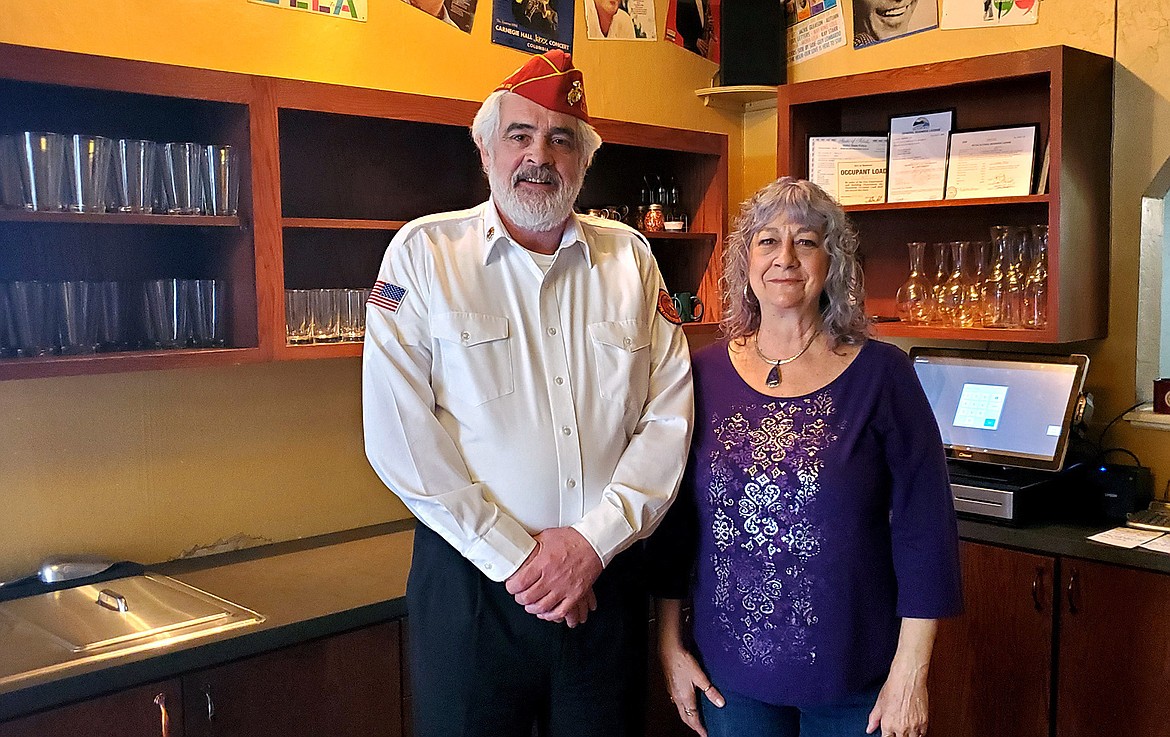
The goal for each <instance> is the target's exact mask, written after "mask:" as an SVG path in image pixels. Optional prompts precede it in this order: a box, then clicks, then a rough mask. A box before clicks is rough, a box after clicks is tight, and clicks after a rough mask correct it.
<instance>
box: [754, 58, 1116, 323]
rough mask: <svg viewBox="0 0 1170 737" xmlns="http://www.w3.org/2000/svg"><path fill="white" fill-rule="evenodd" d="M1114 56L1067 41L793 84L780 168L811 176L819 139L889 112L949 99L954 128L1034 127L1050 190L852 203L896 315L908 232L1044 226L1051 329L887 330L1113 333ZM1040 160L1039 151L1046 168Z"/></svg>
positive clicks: (968, 234)
mask: <svg viewBox="0 0 1170 737" xmlns="http://www.w3.org/2000/svg"><path fill="white" fill-rule="evenodd" d="M1112 70H1113V62H1112V60H1110V59H1108V58H1106V57H1102V56H1098V55H1096V54H1091V53H1089V52H1086V51H1080V50H1078V49H1072V48H1068V47H1063V46H1057V47H1050V48H1043V49H1033V50H1028V51H1018V52H1012V53H1008V54H997V55H993V56H985V57H979V58H974V59H961V60H958V61H948V62H940V63H937V64H926V65H922V66H917V67H908V68H903V69H890V70H885V71H880V72H873V73H869V74H860V75H855V76H848V77H838V78H833V79H823V80H816V81H810V82H801V83H797V84H789V85H783V86H781V87H780V89H779V92H778V101H779V102H778V110H777V119H778V125H777V129H778V140H777V149H776V154H777V173H778V174H792V175H796V176H802V177H807V176H808V139H809V136H825V135H849V134H858V135H861V134H869V133H873V132H874V131H884V130H888V128H889V119H890V117H891V116H901V115H910V114H913V113H919V112H923V111H928V110H940V109H945V108H953V109H954V110H955V125H956V129H957V130H969V129H976V128H996V127H1006V126H1011V125H1023V124H1033V123H1034V124H1038V125H1039V127H1040V141H1041V145H1040V150H1039V153H1038V156H1037V158H1038V159H1040V158H1041V157H1042V155H1043V150H1044V148H1043V147H1044V144H1045V142H1046V143H1047V145H1048V146H1049V148H1050V165H1049V177H1048V179H1049V183H1048V193H1047V194H1038V195H1031V196H1026V197H1003V198H999V197H996V198H985V199H970V200H942V201H935V202H914V203H889V204H876V205H857V206H852V207H848V208H846V209H847V210H848V211H849V213H850V215H851V218H852V219H853V221H854V224H855V225H856V227H857V230H858V234H859V237H860V239H861V248H862V253H863V256H864V259H865V278H866V289H867V292H868V300H867V305H866V306H867V310H868V311H869V312H870V313H871V314H875V315H888V316H893V315H896V314H897V311H896V306H895V294H896V293H897V290H898V287H899V286H900V285H901V284H902V283H903V282H904V281H905V280H906V277H907V275H908V272H909V262H908V255H907V250H906V243H908V242H910V241H925V242H928V243H935V242H947V241H963V240H977V241H986V240H988V239H989V229H990V227H991V226H992V225H1033V224H1047V225H1048V228H1049V263H1048V271H1049V292H1050V296H1049V303H1048V316H1049V322H1048V327H1047V328H1045V329H1043V330H990V329H968V328H935V327H914V326H909V325H902V324H899V323H889V322H883V323H878V324H877V325H876V326H875V329H876V332H877V333H878V334H879V335H886V336H897V337H905V338H924V339H928V338H929V339H940V340H978V341H1003V342H1023V343H1068V342H1074V341H1080V340H1088V339H1093V338H1101V337H1104V336H1105V333H1106V330H1107V320H1106V317H1107V312H1108V301H1107V298H1108V295H1107V290H1108V284H1109V262H1108V245H1109V162H1110V137H1111V126H1112V117H1111V115H1112V113H1111V95H1112V84H1113V83H1112ZM1039 165H1040V162H1039V161H1037V168H1038V167H1039Z"/></svg>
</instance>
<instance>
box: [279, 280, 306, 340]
mask: <svg viewBox="0 0 1170 737" xmlns="http://www.w3.org/2000/svg"><path fill="white" fill-rule="evenodd" d="M310 294H312V291H311V290H308V289H286V290H284V323H285V335H286V336H287V340H288V343H289V345H305V344H307V343H312V342H313V315H312V313H311V312H310V310H309V301H310V300H309V295H310Z"/></svg>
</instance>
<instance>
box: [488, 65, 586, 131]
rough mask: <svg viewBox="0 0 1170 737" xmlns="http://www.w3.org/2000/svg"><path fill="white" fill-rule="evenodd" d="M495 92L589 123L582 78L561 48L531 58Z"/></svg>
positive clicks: (583, 79) (579, 71)
mask: <svg viewBox="0 0 1170 737" xmlns="http://www.w3.org/2000/svg"><path fill="white" fill-rule="evenodd" d="M496 89H497V90H507V91H509V92H515V93H516V94H517V95H520V96H522V97H527V98H528V99H529V100H532V101H533V102H535V103H536V104H537V105H540V106H542V107H546V108H548V109H549V110H555V111H556V112H558V113H564V114H565V115H572V116H573V117H574V118H580V119H581V120H584V121H585V122H586V123H588V122H589V112H588V111H587V110H586V109H585V78H584V77H583V76H582V75H581V70H579V69H574V68H573V60H572V58H570V57H569V55H568V54H566V53H565V52H564V51H561V50H560V49H553V50H552V51H546V52H545V53H543V54H541V55H539V56H534V57H532V58H531V59H529V60H528V62H527V63H526V64H525V65H524V66H522V67H520V68H519V69H517V70H516V71H514V72H512V75H511V76H510V77H508V78H507V79H505V80H504V81H503V82H501V83H500V86H499V87H497V88H496Z"/></svg>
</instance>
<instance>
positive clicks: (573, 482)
mask: <svg viewBox="0 0 1170 737" xmlns="http://www.w3.org/2000/svg"><path fill="white" fill-rule="evenodd" d="M576 485H577V480H576V479H569V480H568V481H567V482H565V486H567V487H569V488H570V489H572V488H573V487H575V486H576Z"/></svg>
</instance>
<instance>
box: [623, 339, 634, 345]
mask: <svg viewBox="0 0 1170 737" xmlns="http://www.w3.org/2000/svg"><path fill="white" fill-rule="evenodd" d="M633 343H634V339H633V338H626V339H625V344H626V345H633Z"/></svg>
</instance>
